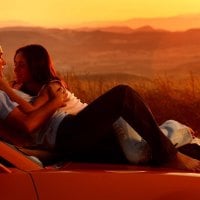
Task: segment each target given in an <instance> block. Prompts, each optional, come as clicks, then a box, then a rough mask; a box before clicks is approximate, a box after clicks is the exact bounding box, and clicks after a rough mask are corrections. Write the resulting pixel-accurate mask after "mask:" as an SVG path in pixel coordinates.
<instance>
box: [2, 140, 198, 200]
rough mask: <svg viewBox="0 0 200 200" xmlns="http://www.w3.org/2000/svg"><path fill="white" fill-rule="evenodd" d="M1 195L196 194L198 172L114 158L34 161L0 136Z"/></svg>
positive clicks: (44, 199) (143, 198)
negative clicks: (50, 162)
mask: <svg viewBox="0 0 200 200" xmlns="http://www.w3.org/2000/svg"><path fill="white" fill-rule="evenodd" d="M0 156H1V157H2V158H3V159H4V160H5V161H7V162H10V163H11V164H12V167H10V166H9V165H8V166H7V165H3V164H2V163H1V165H0V185H1V187H0V199H3V200H11V199H13V200H18V199H19V200H54V199H59V200H62V199H66V200H82V199H87V200H102V199H103V200H129V199H130V200H131V199H136V200H147V199H148V200H169V199H170V200H173V199H181V200H188V199H190V200H199V187H200V173H189V172H184V171H177V170H174V169H173V170H172V169H169V168H168V169H167V168H158V167H157V168H155V167H154V168H153V167H144V166H133V165H120V164H116V165H113V164H95V163H73V162H63V163H57V164H54V165H50V166H45V167H43V166H41V165H40V164H39V163H37V162H35V161H34V160H32V159H30V158H29V157H28V156H27V155H24V154H23V153H22V152H20V151H19V150H18V149H16V148H13V147H11V146H10V145H9V144H7V143H4V142H2V141H0Z"/></svg>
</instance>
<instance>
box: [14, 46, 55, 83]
mask: <svg viewBox="0 0 200 200" xmlns="http://www.w3.org/2000/svg"><path fill="white" fill-rule="evenodd" d="M18 53H22V55H23V56H24V58H25V59H26V62H27V65H28V68H29V71H30V74H31V77H32V78H33V80H35V81H36V82H38V83H39V84H45V83H48V82H49V81H51V80H54V79H58V78H57V75H56V72H55V69H54V67H53V64H52V61H51V59H50V56H49V53H48V52H47V50H46V49H45V48H44V47H43V46H41V45H39V44H31V45H27V46H24V47H21V48H19V49H17V50H16V52H15V56H14V59H15V57H16V55H17V54H18Z"/></svg>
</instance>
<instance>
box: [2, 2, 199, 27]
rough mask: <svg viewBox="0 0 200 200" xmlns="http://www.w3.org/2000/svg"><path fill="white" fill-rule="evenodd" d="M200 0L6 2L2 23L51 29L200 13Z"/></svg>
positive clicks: (3, 7)
mask: <svg viewBox="0 0 200 200" xmlns="http://www.w3.org/2000/svg"><path fill="white" fill-rule="evenodd" d="M199 8H200V1H199V0H168V1H161V0H149V1H148V0H71V1H68V0H34V1H27V0H5V1H1V18H0V21H4V22H5V23H10V22H11V21H12V22H15V21H16V22H18V21H19V22H20V23H21V24H23V23H25V24H30V25H38V26H48V27H64V26H70V25H79V24H82V23H86V22H90V21H108V20H109V21H112V20H127V19H130V18H155V17H171V16H177V15H185V14H199V13H200V10H199Z"/></svg>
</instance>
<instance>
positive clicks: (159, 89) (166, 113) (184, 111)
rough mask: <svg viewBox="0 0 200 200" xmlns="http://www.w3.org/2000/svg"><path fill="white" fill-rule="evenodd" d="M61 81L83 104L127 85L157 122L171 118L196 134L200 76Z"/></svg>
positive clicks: (72, 76) (70, 77)
mask: <svg viewBox="0 0 200 200" xmlns="http://www.w3.org/2000/svg"><path fill="white" fill-rule="evenodd" d="M64 79H65V81H66V82H67V83H68V86H69V88H70V90H71V91H73V92H74V93H75V94H76V95H77V96H78V97H79V98H81V99H82V100H83V101H85V102H91V101H92V100H93V99H95V98H96V97H98V96H99V95H101V94H102V93H104V92H105V91H106V90H108V89H110V88H111V87H113V86H115V85H118V84H128V85H130V86H131V87H133V88H134V89H135V90H136V91H138V92H139V93H140V94H141V96H142V97H143V98H144V100H145V102H146V103H147V104H148V105H149V107H150V109H151V110H152V113H153V114H154V116H155V118H156V120H157V121H158V123H162V122H163V121H165V120H167V119H175V120H178V121H180V122H182V123H184V124H187V125H189V126H190V127H192V128H193V129H194V130H195V131H196V132H197V134H198V132H199V133H200V123H199V121H200V77H198V76H195V75H194V74H192V73H190V74H188V75H187V76H185V77H184V78H183V77H182V78H180V79H178V78H177V77H176V78H171V77H168V76H166V75H165V76H155V77H154V78H151V79H150V80H143V81H142V80H135V79H134V78H133V79H131V78H130V77H129V78H128V79H127V80H125V79H123V80H121V79H119V78H116V77H115V78H113V77H112V75H110V76H106V78H105V77H104V76H95V77H93V76H90V75H85V76H80V77H79V76H77V75H75V74H73V73H68V74H66V75H65V76H64Z"/></svg>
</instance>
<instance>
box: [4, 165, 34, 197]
mask: <svg viewBox="0 0 200 200" xmlns="http://www.w3.org/2000/svg"><path fill="white" fill-rule="evenodd" d="M10 171H11V173H7V172H0V186H1V187H0V199H2V200H37V199H38V197H37V192H36V190H35V186H34V184H33V181H32V177H31V176H30V174H28V173H27V172H23V171H21V170H18V169H15V168H10Z"/></svg>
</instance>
